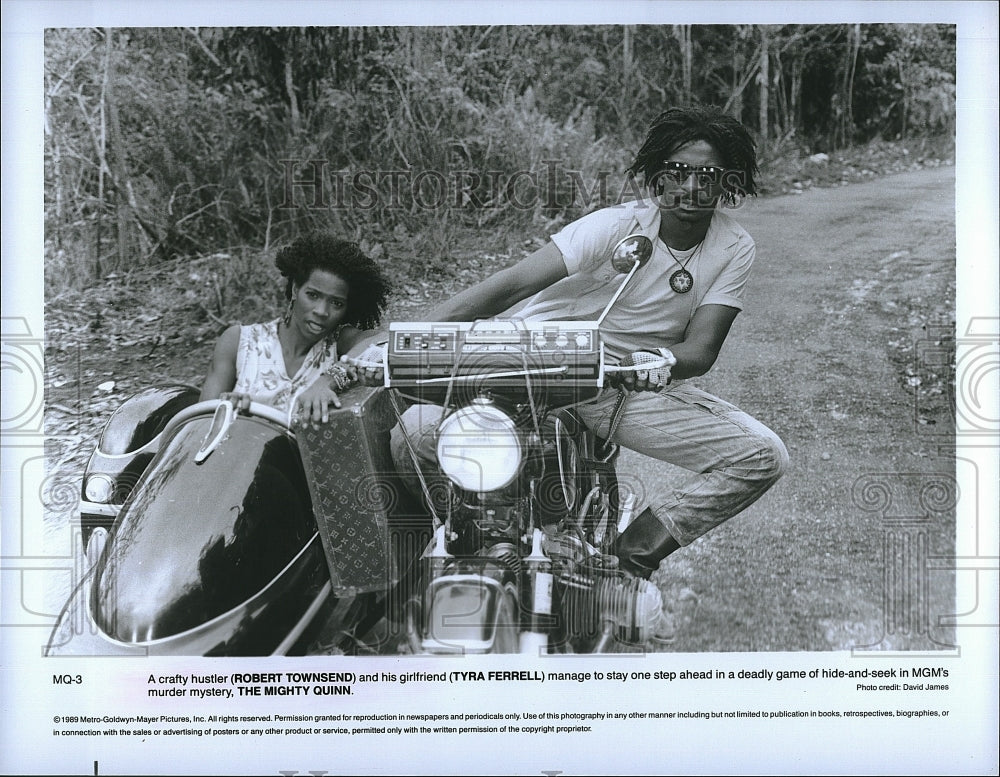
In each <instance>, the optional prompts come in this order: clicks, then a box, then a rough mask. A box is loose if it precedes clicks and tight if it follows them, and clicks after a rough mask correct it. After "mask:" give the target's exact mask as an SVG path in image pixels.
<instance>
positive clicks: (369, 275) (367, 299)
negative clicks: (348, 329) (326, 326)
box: [274, 232, 391, 329]
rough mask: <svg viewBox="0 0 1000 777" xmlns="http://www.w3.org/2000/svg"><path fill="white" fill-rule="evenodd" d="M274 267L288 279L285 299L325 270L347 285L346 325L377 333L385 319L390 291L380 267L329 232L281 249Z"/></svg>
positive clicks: (306, 236)
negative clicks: (316, 272) (313, 274)
mask: <svg viewBox="0 0 1000 777" xmlns="http://www.w3.org/2000/svg"><path fill="white" fill-rule="evenodd" d="M274 264H275V265H276V266H277V268H278V270H279V271H280V272H281V275H282V276H283V277H285V278H287V279H288V282H287V283H286V284H285V299H291V298H292V291H293V287H296V286H301V285H302V284H304V283H305V282H306V281H308V280H309V276H310V275H312V273H313V270H326V271H327V272H330V273H333V274H334V275H336V276H338V277H340V278H343V279H344V280H345V281H346V282H347V286H348V289H349V291H348V294H347V312H346V314H345V316H344V323H345V324H351V325H353V326H356V327H357V328H358V329H374V328H375V327H377V326H378V325H379V322H380V321H381V319H382V313H383V312H384V311H385V308H386V305H387V304H388V297H389V293H390V291H391V286H390V284H389V281H388V280H386V278H385V276H384V275H383V274H382V271H381V270H380V269H379V267H378V265H376V264H375V262H373V261H372V260H371V259H369V258H368V257H367V256H366V255H365V254H364V253H363V252H362V250H361V248H360V247H359V246H358V245H357V243H351V242H350V241H347V240H341V239H340V238H338V237H334V236H333V235H331V234H329V233H326V232H313V233H310V234H307V235H303V236H302V237H299V238H296V239H295V240H294V241H293V242H292V243H291V244H290V245H288V246H286V247H285V248H283V249H281V251H279V252H278V255H277V257H275V260H274Z"/></svg>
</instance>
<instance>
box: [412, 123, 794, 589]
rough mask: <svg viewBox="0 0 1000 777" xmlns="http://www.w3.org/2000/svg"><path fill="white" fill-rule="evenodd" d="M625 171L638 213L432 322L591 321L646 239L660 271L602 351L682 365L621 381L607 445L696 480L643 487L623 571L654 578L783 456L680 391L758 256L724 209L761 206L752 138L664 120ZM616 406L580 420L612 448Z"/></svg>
mask: <svg viewBox="0 0 1000 777" xmlns="http://www.w3.org/2000/svg"><path fill="white" fill-rule="evenodd" d="M626 172H627V173H628V174H629V175H630V178H631V180H632V181H633V183H635V185H636V187H637V188H636V191H637V193H639V194H640V197H639V198H638V199H637V200H635V201H633V202H627V203H624V204H621V205H616V206H612V207H609V208H604V209H602V210H599V211H595V212H593V213H590V214H588V215H586V216H584V217H583V218H581V219H579V220H578V221H575V222H573V223H571V224H569V225H568V226H566V227H565V228H564V229H562V230H561V231H560V232H558V233H557V234H555V235H553V236H552V239H551V242H549V243H548V244H546V245H545V246H544V247H542V248H541V249H539V250H538V251H536V252H534V253H533V254H531V255H530V256H528V257H526V258H525V259H523V260H522V261H521V262H519V263H518V264H516V265H514V266H513V267H511V268H509V269H506V270H502V271H500V272H498V273H496V274H495V275H493V276H491V277H490V278H487V279H486V280H484V281H483V282H481V283H479V284H477V285H476V286H473V287H472V288H470V289H467V290H466V291H464V292H462V293H461V294H459V295H458V296H456V297H454V298H453V299H451V300H449V301H448V302H446V303H444V304H443V305H441V306H439V307H438V308H436V309H435V310H434V311H432V312H431V313H430V314H429V317H428V320H431V321H465V320H472V319H475V318H481V317H484V316H491V315H497V314H500V313H502V312H503V311H505V310H507V309H508V308H510V307H511V306H512V305H513V304H514V303H517V302H519V301H521V300H524V299H527V298H528V297H529V296H531V295H534V297H532V299H530V300H529V301H528V303H527V306H526V307H524V308H523V309H522V310H520V311H519V312H518V315H519V316H520V317H522V318H524V319H525V320H566V319H576V320H584V319H587V320H593V319H597V318H598V316H599V315H600V313H601V311H602V310H603V309H604V307H605V305H606V304H607V303H608V301H609V300H610V299H611V297H612V295H613V294H614V292H615V291H616V289H617V288H618V286H619V284H620V283H621V276H619V275H616V274H615V272H614V271H613V270H612V269H611V268H610V267H609V265H608V257H609V256H610V254H611V251H612V249H613V247H614V246H615V245H616V243H618V241H619V240H621V239H622V238H623V237H625V236H627V235H631V234H634V233H637V232H641V233H642V234H644V235H646V236H647V237H649V238H650V240H651V241H652V242H653V245H654V250H653V255H652V258H651V259H650V260H649V262H648V263H647V264H646V265H645V266H644V267H643V268H642V269H641V270H639V271H638V273H637V275H636V277H635V278H634V279H633V281H632V282H631V284H630V285H629V287H628V289H627V290H626V292H625V293H624V294H623V296H622V297H621V298H620V299H619V300H618V302H617V303H616V305H615V306H614V307H613V308H612V309H611V311H610V313H609V314H608V315H607V317H606V318H605V319H604V321H603V323H602V325H601V335H602V338H603V339H604V342H605V345H606V348H607V350H608V351H609V352H610V353H611V354H612V355H614V356H617V357H618V358H620V359H622V358H625V357H627V356H629V355H630V354H634V353H635V352H640V351H652V352H658V353H662V354H664V355H669V356H672V358H673V360H675V362H674V365H673V368H672V370H671V371H668V372H664V371H660V370H655V371H649V374H644V373H642V372H640V373H637V374H636V376H635V377H630V378H625V379H624V380H623V382H624V385H625V386H626V388H628V389H629V390H631V391H633V392H635V393H633V394H630V399H629V401H628V402H626V403H625V406H624V412H623V415H622V416H621V420H620V423H619V425H618V427H617V429H616V431H615V432H614V435H613V439H614V441H615V442H617V443H620V444H621V445H623V446H625V447H627V448H631V449H633V450H635V451H638V452H640V453H643V454H645V455H647V456H650V457H652V458H653V459H656V460H659V461H664V462H669V463H670V464H673V465H676V466H679V467H682V468H684V469H686V470H688V471H689V473H690V475H689V476H688V477H686V478H685V479H682V480H681V482H674V483H671V482H669V480H668V479H667V478H654V479H653V480H652V481H650V482H648V483H646V484H645V486H646V491H647V497H648V504H649V507H647V508H646V509H645V510H644V511H643V512H641V513H640V514H639V515H638V516H637V517H636V519H635V520H634V521H633V522H632V523H631V524H630V525H629V526H628V528H627V529H626V530H625V531H624V532H623V533H622V535H621V537H620V538H619V542H618V546H617V553H618V556H619V560H620V564H621V568H622V569H624V570H626V571H628V572H630V573H632V574H634V575H637V576H640V577H643V578H647V579H648V578H649V577H650V575H651V574H652V573H653V572H654V571H655V570H656V569H657V568H658V567H659V564H660V562H661V561H662V560H663V559H664V558H665V557H666V556H668V555H669V554H671V553H672V552H674V551H675V550H677V549H678V548H680V547H682V546H684V545H687V544H689V543H690V542H692V541H693V540H695V539H697V538H698V537H700V536H702V535H703V534H705V533H706V532H707V531H709V530H710V529H712V528H714V527H715V526H718V525H719V524H720V523H722V522H723V521H725V520H727V519H729V518H730V517H732V516H734V515H736V514H737V513H739V512H741V511H742V510H744V509H745V508H746V507H748V506H749V505H750V504H752V503H753V502H754V501H755V500H756V499H758V498H759V497H760V496H761V495H762V494H763V493H764V492H765V491H767V489H768V488H770V487H771V486H772V485H773V484H774V483H775V481H777V480H778V478H779V477H780V476H781V474H782V471H783V470H784V468H785V466H786V464H787V461H788V454H787V452H786V451H785V447H784V445H783V444H782V442H781V440H780V439H779V438H778V437H777V435H775V434H774V432H772V431H771V430H770V429H768V428H767V427H765V426H764V425H763V424H761V423H760V422H759V421H757V420H756V419H754V418H752V417H750V416H749V415H747V414H746V413H744V412H742V411H741V410H739V409H738V408H736V407H734V406H733V405H731V404H729V403H728V402H724V401H722V400H721V399H718V398H717V397H714V396H712V395H711V394H708V393H706V392H704V391H701V390H700V389H698V388H695V387H694V386H693V385H691V384H690V383H686V382H684V379H688V378H694V377H697V376H699V375H703V374H705V373H706V372H707V371H708V370H709V369H710V368H711V367H712V365H713V364H714V363H715V360H716V357H717V356H718V355H719V351H720V349H721V348H722V344H723V342H724V341H725V339H726V336H727V335H728V333H729V329H730V327H731V326H732V324H733V320H734V319H735V318H736V315H737V314H738V313H739V312H740V310H741V309H742V308H743V304H744V294H745V290H746V285H747V281H748V279H749V277H750V271H751V266H752V264H753V259H754V243H753V240H752V239H751V237H750V235H748V234H747V232H746V231H745V230H744V229H743V228H742V227H741V226H740V225H739V224H738V223H737V222H736V221H735V220H734V219H733V218H732V216H731V215H730V214H729V213H727V212H726V211H725V210H723V209H722V208H720V207H719V206H720V203H721V204H724V205H726V206H729V207H730V208H732V207H735V206H736V205H737V204H738V203H739V202H740V201H741V200H742V199H743V198H744V197H746V196H749V195H754V194H756V186H755V183H754V174H755V173H757V172H758V170H757V163H756V153H755V149H754V143H753V140H752V139H751V137H750V135H749V133H748V132H747V130H746V128H745V127H744V126H743V125H742V124H740V123H739V122H738V121H737V120H736V119H734V118H732V117H730V116H727V115H726V114H724V113H722V112H721V111H718V110H713V109H707V108H701V107H696V108H674V109H671V110H668V111H666V112H664V113H662V114H661V115H659V116H658V117H657V118H656V120H655V121H654V122H653V124H652V126H651V128H650V129H649V132H648V135H647V138H646V141H645V143H644V145H643V146H642V148H641V149H640V151H639V153H638V155H637V156H636V159H635V161H634V162H633V163H632V165H631V166H630V167H629V168H628V170H627V171H626ZM639 178H641V179H642V184H641V185H640V184H639ZM624 374H628V373H624ZM615 401H616V392H615V391H613V390H609V391H605V392H604V393H603V394H602V395H601V396H600V397H599V398H598V399H597V401H595V402H593V403H590V404H585V405H581V406H579V407H578V412H579V413H580V415H581V416H582V418H583V420H584V422H585V423H586V424H587V426H588V427H590V428H591V429H592V430H594V431H595V432H596V433H597V434H598V435H601V436H604V435H606V434H607V433H608V431H609V425H610V417H611V414H612V408H613V407H614V405H615ZM410 412H411V413H412V412H419V413H422V414H423V417H422V418H420V419H419V420H417V421H416V423H414V424H413V425H414V426H416V427H418V428H420V429H421V430H426V429H428V428H433V423H432V422H431V419H430V418H429V417H428V416H427V414H428V412H429V408H428V406H419V405H418V406H416V407H414V408H412V409H411V411H410ZM404 420H406V419H404ZM410 425H411V423H407V426H408V427H409V426H410ZM418 436H419V432H418ZM403 459H405V457H403ZM400 463H401V464H402V465H404V466H405V460H401V462H400Z"/></svg>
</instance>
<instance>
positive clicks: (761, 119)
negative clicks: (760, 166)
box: [757, 25, 771, 151]
mask: <svg viewBox="0 0 1000 777" xmlns="http://www.w3.org/2000/svg"><path fill="white" fill-rule="evenodd" d="M770 48H771V44H770V40H769V35H768V30H767V27H765V26H763V25H761V26H760V72H759V73H758V74H757V81H758V83H759V85H760V104H759V106H758V122H757V124H758V126H759V128H760V145H761V151H766V150H767V143H768V137H769V132H768V106H769V104H770V102H771V89H770V87H771V72H770V71H771V64H770Z"/></svg>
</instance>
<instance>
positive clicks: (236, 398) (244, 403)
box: [219, 391, 250, 413]
mask: <svg viewBox="0 0 1000 777" xmlns="http://www.w3.org/2000/svg"><path fill="white" fill-rule="evenodd" d="M219 400H220V401H222V402H228V403H229V404H231V405H232V406H233V409H234V410H235V411H236V412H238V413H249V412H250V395H249V394H241V393H240V392H239V391H223V392H222V393H221V394H220V395H219Z"/></svg>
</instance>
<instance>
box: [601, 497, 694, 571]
mask: <svg viewBox="0 0 1000 777" xmlns="http://www.w3.org/2000/svg"><path fill="white" fill-rule="evenodd" d="M679 547H680V543H679V542H677V540H675V539H674V538H673V537H672V536H671V534H670V532H668V531H667V527H665V526H664V525H663V524H662V523H661V522H660V519H659V518H657V517H656V516H655V515H653V511H652V510H650V509H649V508H648V507H647V508H646V509H645V510H643V511H642V512H641V513H639V515H638V516H636V518H635V520H634V521H632V523H630V524H629V525H628V526H627V527H626V528H625V531H624V532H622V534H621V536H620V537H619V538H618V544H617V545H616V555H617V556H618V568H619V569H623V570H624V571H626V572H628V573H630V574H633V575H635V576H636V577H641V578H643V579H644V580H649V578H650V576H651V575H652V574H653V572H655V571H656V570H657V569H658V568H659V566H660V562H661V561H663V559H665V558H666V557H667V556H669V555H670V554H671V553H673V552H674V551H675V550H677V549H678V548H679Z"/></svg>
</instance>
